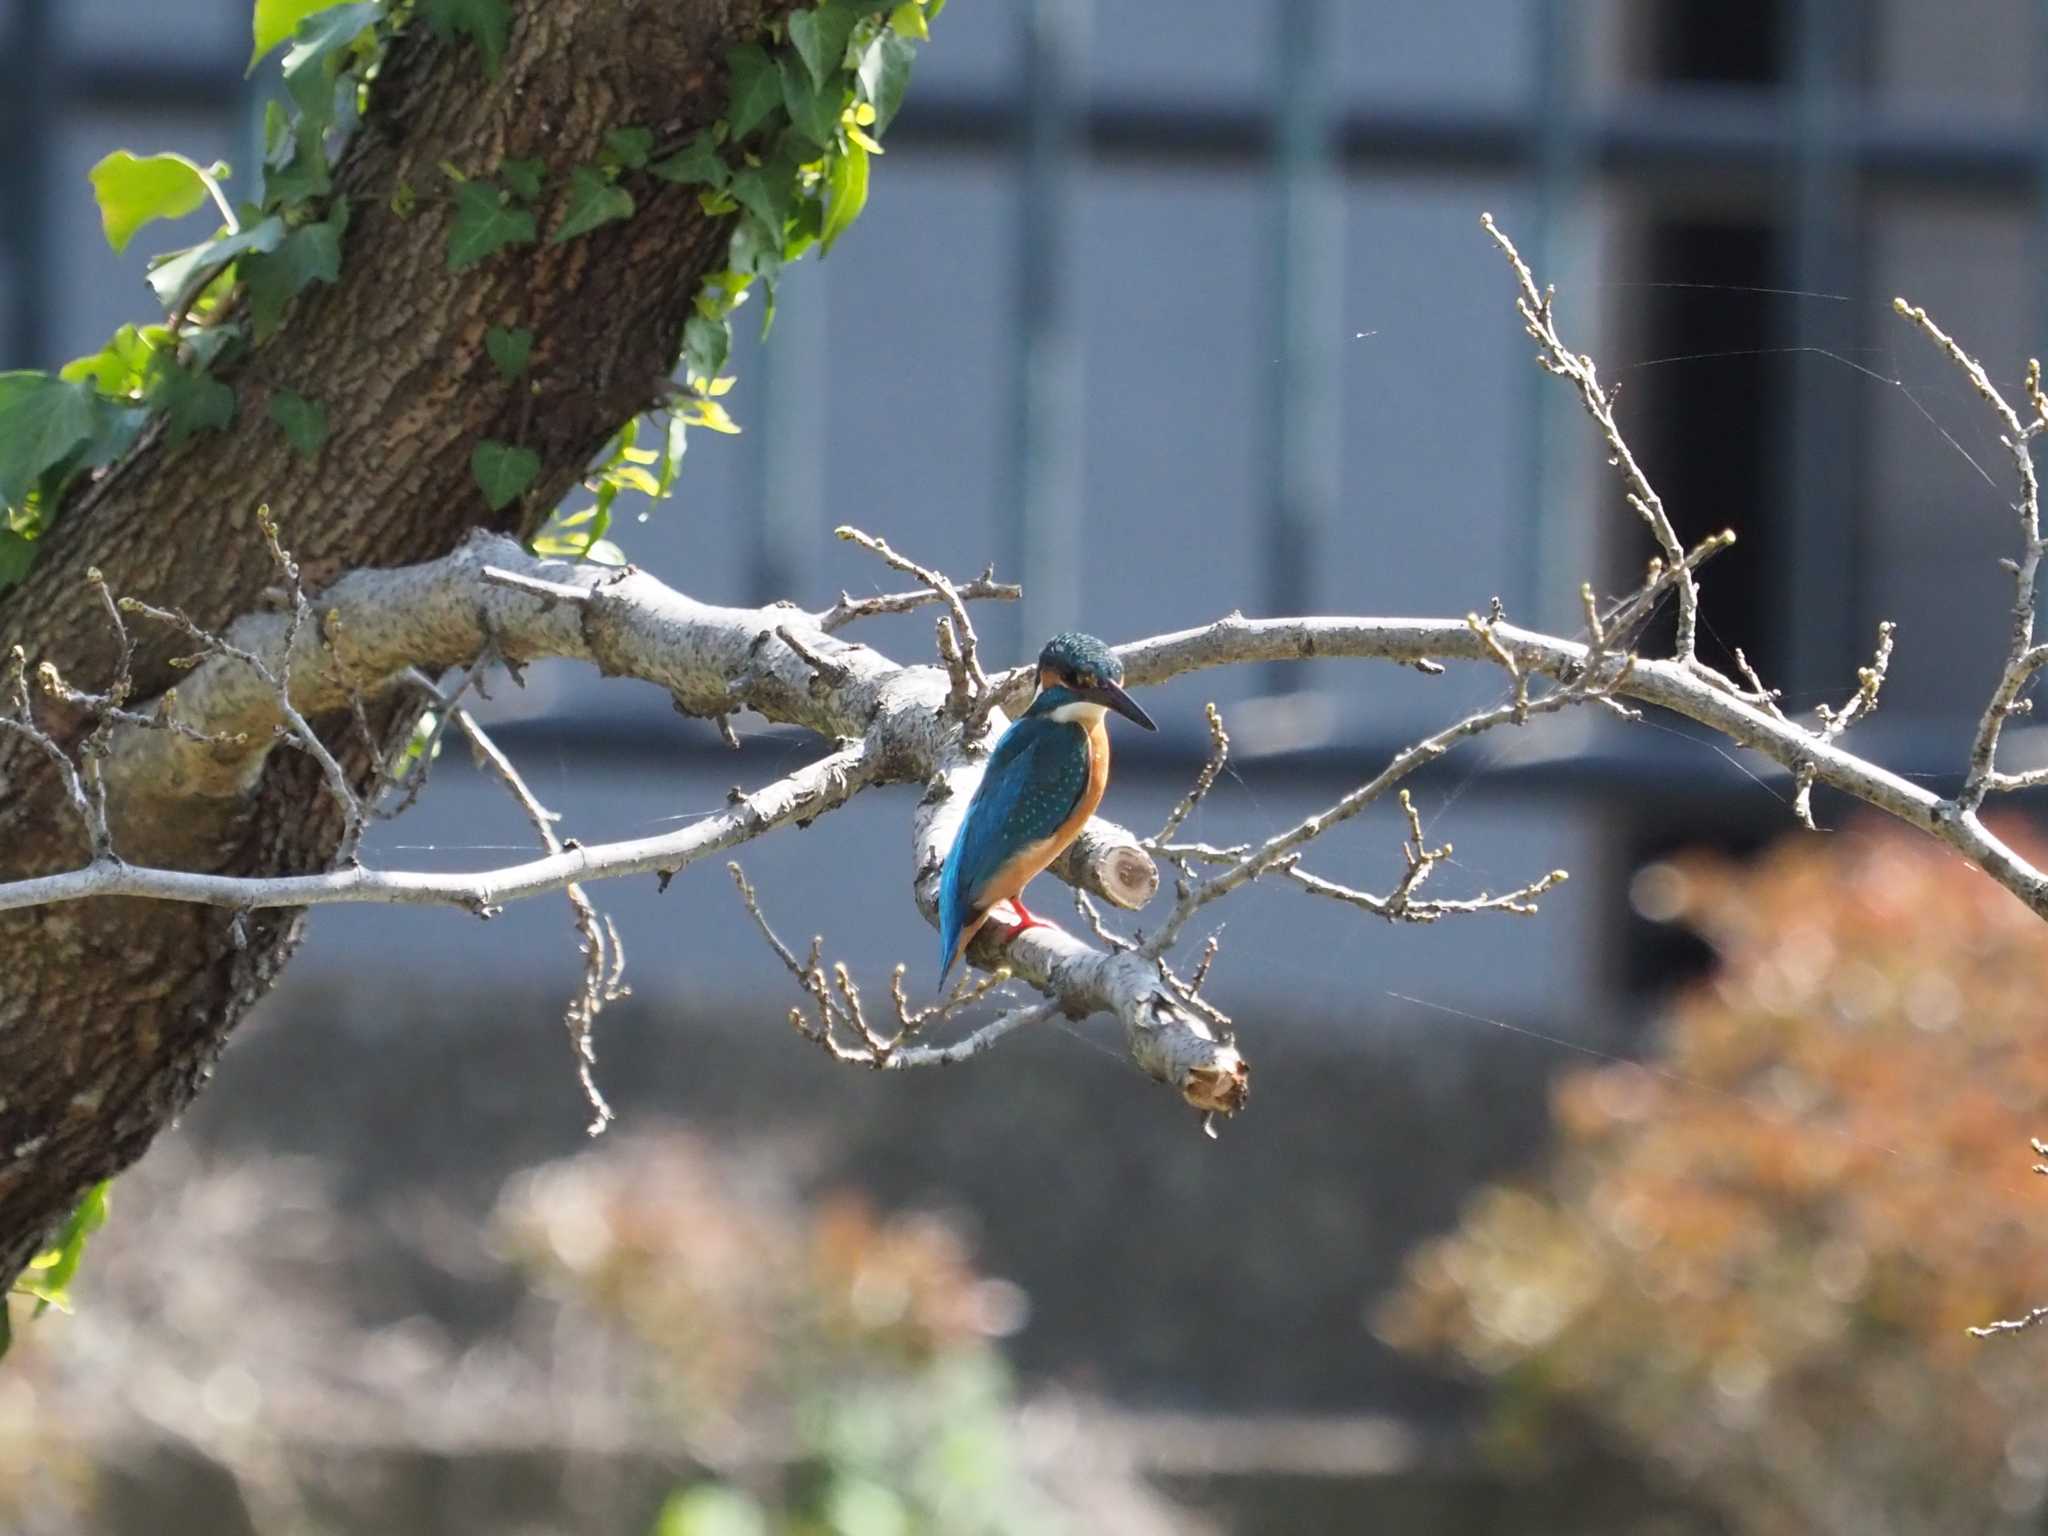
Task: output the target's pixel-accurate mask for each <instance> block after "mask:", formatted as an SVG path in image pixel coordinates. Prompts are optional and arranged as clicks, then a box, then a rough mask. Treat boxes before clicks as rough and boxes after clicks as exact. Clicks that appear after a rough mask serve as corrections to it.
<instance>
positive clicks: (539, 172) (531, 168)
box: [498, 160, 548, 203]
mask: <svg viewBox="0 0 2048 1536" xmlns="http://www.w3.org/2000/svg"><path fill="white" fill-rule="evenodd" d="M547 173H548V167H547V162H546V161H544V160H506V161H502V162H500V164H499V166H498V179H499V180H500V181H502V182H504V183H505V185H506V186H508V187H510V188H511V189H512V195H513V196H514V197H516V198H518V199H519V201H521V202H522V203H532V202H538V201H539V200H540V191H541V186H542V184H543V182H544V181H545V180H546V177H547Z"/></svg>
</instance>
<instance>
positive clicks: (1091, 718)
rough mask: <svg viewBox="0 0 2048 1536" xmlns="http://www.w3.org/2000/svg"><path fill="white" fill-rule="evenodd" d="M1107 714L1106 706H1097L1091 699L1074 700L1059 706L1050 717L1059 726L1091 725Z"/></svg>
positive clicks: (1107, 707)
mask: <svg viewBox="0 0 2048 1536" xmlns="http://www.w3.org/2000/svg"><path fill="white" fill-rule="evenodd" d="M1108 713H1109V706H1108V705H1107V704H1097V703H1096V702H1094V701H1093V700H1092V699H1075V700H1074V701H1073V702H1072V703H1071V704H1062V705H1060V706H1059V708H1057V709H1055V710H1054V711H1053V712H1052V717H1053V719H1055V720H1057V721H1059V723H1060V724H1061V725H1093V724H1095V723H1096V722H1097V721H1099V720H1100V719H1101V718H1102V717H1103V716H1104V715H1106V714H1108Z"/></svg>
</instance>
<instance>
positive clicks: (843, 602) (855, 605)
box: [817, 565, 1024, 635]
mask: <svg viewBox="0 0 2048 1536" xmlns="http://www.w3.org/2000/svg"><path fill="white" fill-rule="evenodd" d="M954 591H955V592H956V593H957V594H958V595H959V597H960V599H961V601H963V602H969V603H972V602H998V603H1014V602H1016V601H1017V600H1018V599H1019V598H1021V597H1022V596H1023V595H1024V589H1023V588H1022V587H1020V586H1017V585H1016V584H1015V583H1013V582H1005V581H997V580H996V568H995V567H994V566H992V565H991V566H990V567H988V569H987V570H985V571H983V572H982V573H981V574H980V575H979V576H977V577H975V578H974V580H972V581H969V582H963V583H961V584H960V585H959V586H957V587H955V588H954ZM945 600H946V597H945V594H944V593H943V592H940V591H938V590H936V589H934V588H931V587H927V588H925V589H924V590H923V591H919V592H891V593H886V594H883V595H879V596H875V597H855V596H854V595H853V594H852V593H850V592H841V593H840V594H839V601H838V602H836V603H834V604H833V605H832V606H831V607H830V608H827V609H825V610H824V611H823V612H822V613H820V614H818V615H817V622H818V628H820V629H822V630H823V631H824V632H825V633H826V634H828V635H829V634H831V633H832V631H833V630H835V629H844V628H845V627H846V626H847V625H849V624H851V623H853V622H855V621H856V620H858V619H871V618H874V617H875V616H876V615H878V614H884V613H909V612H910V611H911V610H912V609H915V608H922V607H924V606H926V605H927V604H929V603H942V602H944V601H945Z"/></svg>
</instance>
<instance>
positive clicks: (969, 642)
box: [833, 524, 994, 739]
mask: <svg viewBox="0 0 2048 1536" xmlns="http://www.w3.org/2000/svg"><path fill="white" fill-rule="evenodd" d="M833 531H834V532H835V533H837V534H838V536H839V537H840V538H842V539H845V540H846V541H847V542H849V543H852V544H858V545H859V546H860V547H861V548H862V549H865V550H867V551H868V552H869V553H871V554H874V555H877V556H879V557H880V558H881V559H882V560H883V561H884V562H886V563H887V564H889V565H890V566H893V567H894V568H895V569H897V570H899V571H901V572H903V574H904V575H906V576H911V577H914V578H915V579H917V580H918V581H921V582H923V583H924V584H925V586H926V587H927V588H929V589H930V590H931V591H932V592H933V593H935V594H936V595H937V596H938V598H939V600H940V601H941V602H943V603H944V604H945V605H946V614H947V617H946V618H943V619H941V620H939V629H938V633H939V651H940V654H941V655H946V654H947V652H948V647H949V646H950V647H951V648H952V653H951V657H950V658H949V659H950V660H951V661H952V662H955V663H957V667H956V669H955V670H954V675H953V692H952V694H951V695H950V696H949V697H948V699H947V709H948V710H949V711H950V712H951V713H952V715H953V716H954V718H956V719H957V720H959V721H960V723H961V726H962V729H963V731H964V732H965V734H966V735H967V736H968V737H969V738H970V739H972V738H974V737H977V736H979V735H980V734H981V728H982V726H983V725H984V724H985V723H986V721H987V718H988V708H989V704H990V703H991V701H992V700H993V698H994V691H993V690H992V689H991V688H990V686H989V680H988V674H987V673H986V672H984V671H982V669H981V660H980V658H979V656H978V655H977V650H978V643H977V641H976V640H975V635H974V621H973V620H972V619H970V618H969V617H968V616H967V604H966V603H965V602H964V601H962V600H961V595H960V589H959V588H958V587H956V586H954V585H953V583H952V582H951V581H949V580H948V579H947V578H946V576H945V575H944V574H943V573H941V572H939V571H935V570H933V569H931V568H930V567H929V566H923V565H919V564H918V563H917V562H916V561H915V560H912V559H911V558H910V557H909V556H908V555H900V554H898V553H897V552H896V551H895V550H893V549H891V548H890V547H889V544H888V541H887V540H886V539H879V538H877V537H875V535H873V534H871V533H865V532H863V531H862V530H860V529H858V528H855V527H852V526H851V525H847V524H842V525H841V526H840V527H838V528H836V529H834V530H833Z"/></svg>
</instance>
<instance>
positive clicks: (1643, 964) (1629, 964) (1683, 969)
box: [1609, 801, 1783, 1048]
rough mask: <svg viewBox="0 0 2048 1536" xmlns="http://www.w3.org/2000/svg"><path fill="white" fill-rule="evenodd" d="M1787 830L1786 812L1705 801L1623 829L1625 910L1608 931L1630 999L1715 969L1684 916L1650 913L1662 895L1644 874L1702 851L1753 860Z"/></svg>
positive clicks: (1619, 891) (1663, 992) (1618, 893)
mask: <svg viewBox="0 0 2048 1536" xmlns="http://www.w3.org/2000/svg"><path fill="white" fill-rule="evenodd" d="M1782 832H1783V824H1782V815H1780V816H1779V817H1773V816H1771V815H1770V814H1768V813H1766V812H1759V811H1757V810H1755V809H1754V808H1751V809H1748V810H1745V809H1744V808H1743V807H1742V806H1741V805H1740V804H1739V803H1738V802H1733V801H1720V802H1717V803H1701V804H1698V805H1696V806H1694V807H1692V808H1691V809H1690V810H1689V811H1688V813H1687V815H1686V817H1685V818H1684V820H1683V821H1682V822H1670V821H1666V822H1662V823H1658V822H1652V821H1647V820H1644V821H1638V822H1637V823H1636V824H1635V825H1633V826H1630V827H1628V828H1626V829H1624V830H1623V831H1622V833H1621V836H1620V837H1619V838H1618V839H1617V846H1618V847H1619V848H1620V850H1621V854H1622V858H1623V860H1624V861H1625V862H1624V863H1623V864H1622V867H1621V868H1620V869H1618V870H1617V871H1615V873H1616V875H1617V876H1618V877H1619V878H1618V879H1617V880H1616V882H1615V886H1614V892H1615V896H1614V900H1615V901H1616V904H1617V905H1618V906H1619V907H1620V908H1621V910H1620V911H1619V912H1617V913H1616V914H1615V921H1614V922H1613V923H1612V924H1610V926H1609V931H1610V932H1613V933H1616V934H1619V935H1620V938H1621V943H1620V946H1619V947H1620V956H1619V963H1618V964H1617V965H1616V966H1615V969H1616V970H1617V971H1618V972H1619V973H1620V974H1618V975H1616V976H1615V977H1614V978H1613V980H1614V981H1615V982H1616V983H1618V984H1619V985H1620V986H1621V987H1622V988H1623V989H1624V992H1625V993H1626V994H1627V995H1630V996H1635V997H1659V998H1661V997H1667V996H1669V995H1670V994H1671V993H1672V992H1674V991H1676V990H1677V989H1678V988H1679V987H1681V986H1683V985H1685V984H1686V983H1687V982H1690V981H1692V980H1694V979H1695V978H1697V977H1700V976H1703V975H1705V974H1706V973H1707V972H1708V971H1710V970H1712V969H1713V965H1714V951H1713V950H1712V949H1711V948H1710V947H1709V946H1708V945H1707V943H1706V941H1705V940H1704V939H1702V938H1700V937H1699V935H1698V934H1696V933H1694V932H1693V930H1692V929H1691V928H1689V927H1687V926H1686V925H1685V923H1684V921H1683V920H1682V919H1678V920H1674V919H1671V918H1669V917H1660V916H1657V915H1651V914H1654V913H1655V912H1656V909H1657V907H1658V899H1657V898H1658V896H1659V895H1660V892H1659V891H1658V888H1657V885H1656V882H1655V879H1654V876H1652V877H1649V878H1647V879H1645V877H1644V871H1645V870H1651V869H1653V868H1654V866H1656V865H1657V864H1658V863H1660V862H1661V861H1662V860H1665V859H1668V858H1671V857H1673V856H1674V855H1677V854H1683V853H1687V852H1693V851H1697V850H1699V849H1702V848H1711V849H1713V850H1715V851H1716V852H1717V853H1721V854H1725V855H1727V856H1728V857H1730V858H1735V859H1742V860H1748V859H1751V858H1754V857H1755V856H1756V855H1757V854H1759V853H1761V852H1762V851H1763V850H1764V849H1765V848H1767V847H1768V846H1770V844H1771V843H1773V842H1774V841H1776V840H1777V839H1778V837H1779V836H1780V835H1782ZM1639 879H1645V885H1644V887H1641V888H1639V887H1638V886H1637V881H1638V880H1639ZM1638 894H1641V895H1642V896H1644V897H1645V898H1646V900H1645V903H1644V905H1646V906H1647V907H1648V908H1649V909H1650V913H1646V912H1645V911H1644V910H1643V908H1642V907H1639V906H1638V904H1637V900H1636V898H1637V896H1638ZM1624 1048H1625V1047H1624Z"/></svg>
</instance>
